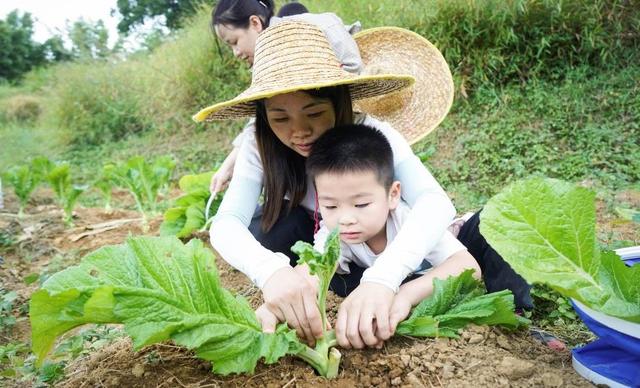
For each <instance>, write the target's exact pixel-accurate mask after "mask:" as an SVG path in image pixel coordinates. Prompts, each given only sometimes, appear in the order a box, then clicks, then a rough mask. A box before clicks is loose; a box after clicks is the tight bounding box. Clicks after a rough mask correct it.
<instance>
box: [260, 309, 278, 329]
mask: <svg viewBox="0 0 640 388" xmlns="http://www.w3.org/2000/svg"><path fill="white" fill-rule="evenodd" d="M256 317H257V318H258V321H260V325H261V326H262V331H263V332H264V333H275V332H276V325H277V324H278V317H276V315H275V314H274V313H272V312H271V311H269V309H268V308H267V305H266V304H264V303H263V304H261V305H260V307H258V308H257V309H256Z"/></svg>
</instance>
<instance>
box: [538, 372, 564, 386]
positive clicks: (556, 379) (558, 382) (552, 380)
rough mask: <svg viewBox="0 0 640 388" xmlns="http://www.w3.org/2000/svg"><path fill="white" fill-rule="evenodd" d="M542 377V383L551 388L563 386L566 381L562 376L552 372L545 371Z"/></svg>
mask: <svg viewBox="0 0 640 388" xmlns="http://www.w3.org/2000/svg"><path fill="white" fill-rule="evenodd" d="M540 378H541V379H542V384H544V386H545V387H549V388H552V387H553V388H555V387H561V386H562V384H563V383H564V381H562V377H560V376H558V375H557V374H555V373H551V372H546V373H543V374H542V376H541V377H540Z"/></svg>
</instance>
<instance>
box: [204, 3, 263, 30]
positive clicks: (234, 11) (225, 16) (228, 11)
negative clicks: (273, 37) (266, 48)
mask: <svg viewBox="0 0 640 388" xmlns="http://www.w3.org/2000/svg"><path fill="white" fill-rule="evenodd" d="M274 10H275V4H274V2H273V0H220V1H218V4H217V5H216V7H215V8H214V9H213V12H212V13H211V29H212V30H215V28H214V27H215V26H216V25H218V24H224V25H226V26H231V27H234V28H247V27H248V26H249V18H250V17H251V15H256V16H257V17H259V18H260V21H261V22H262V28H263V29H264V28H267V27H269V19H271V17H272V16H273V12H274Z"/></svg>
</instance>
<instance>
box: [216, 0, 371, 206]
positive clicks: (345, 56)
mask: <svg viewBox="0 0 640 388" xmlns="http://www.w3.org/2000/svg"><path fill="white" fill-rule="evenodd" d="M274 10H275V5H274V2H273V0H221V1H219V2H218V4H217V5H216V7H215V8H214V9H213V12H212V14H211V28H212V30H213V31H214V32H215V34H216V36H217V37H218V38H219V39H220V40H221V41H222V42H224V43H225V44H226V45H228V46H229V47H230V48H231V50H232V51H233V55H234V56H236V57H237V58H240V59H242V60H243V61H245V62H247V64H248V65H249V66H250V67H251V66H253V56H254V52H255V45H256V39H257V38H258V35H260V33H262V31H263V30H264V29H266V28H267V27H269V26H272V25H276V24H279V23H282V22H283V21H302V22H306V23H310V24H313V25H316V26H318V27H320V29H321V30H322V31H323V32H324V33H325V35H326V36H327V39H328V40H329V44H330V45H331V47H332V49H333V50H334V52H335V54H336V56H337V57H338V60H339V61H340V64H341V66H342V68H343V69H345V70H347V71H349V72H352V73H355V74H357V73H359V72H360V71H361V70H362V59H361V58H360V53H359V51H358V46H357V44H356V43H355V41H354V40H353V38H352V37H351V34H353V33H355V32H357V31H359V29H360V24H359V23H356V24H354V25H352V26H345V25H344V23H343V22H342V20H341V19H340V18H339V17H338V16H336V15H335V14H333V13H322V14H311V13H307V8H306V7H305V6H304V5H302V4H300V3H288V4H285V5H284V6H283V7H282V8H281V9H280V12H279V13H278V16H274ZM253 130H254V120H253V119H251V120H249V122H248V123H247V124H246V125H245V127H244V129H243V130H242V133H240V135H238V137H236V139H235V140H234V141H233V143H232V144H233V150H232V151H231V153H229V155H228V156H227V157H226V158H225V160H224V162H223V163H222V165H221V166H220V168H219V169H218V171H217V172H216V173H215V174H214V175H213V176H212V177H211V184H210V187H209V189H210V191H211V193H212V195H214V194H216V193H218V192H220V191H222V190H224V189H225V188H226V187H227V186H228V184H229V182H230V180H231V176H232V174H233V167H234V165H235V161H236V158H237V157H238V151H239V147H240V144H241V143H242V138H243V137H244V135H245V134H246V132H248V131H253Z"/></svg>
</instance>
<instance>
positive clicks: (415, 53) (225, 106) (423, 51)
mask: <svg viewBox="0 0 640 388" xmlns="http://www.w3.org/2000/svg"><path fill="white" fill-rule="evenodd" d="M354 38H355V40H356V42H357V43H358V47H359V50H360V55H361V56H362V60H363V64H364V69H363V72H362V73H361V74H360V75H355V74H352V73H349V72H347V71H345V70H343V69H342V68H341V67H340V63H339V61H338V59H337V58H336V56H335V54H334V52H333V50H332V49H331V46H330V45H329V42H328V41H327V38H326V37H325V35H324V33H323V32H322V30H320V29H319V28H318V27H316V26H314V25H311V24H307V23H301V22H286V23H281V24H278V25H275V26H273V27H269V28H267V29H266V30H265V31H264V32H263V33H261V34H260V36H259V37H258V41H257V43H256V52H255V57H254V67H253V77H252V82H251V86H250V87H249V88H248V89H247V90H245V91H244V92H242V93H241V94H240V95H238V96H237V97H236V98H234V99H232V100H229V101H225V102H222V103H219V104H215V105H212V106H210V107H207V108H205V109H202V110H201V111H200V112H198V113H197V114H196V115H194V116H193V119H194V120H195V121H205V120H208V121H209V120H225V119H236V118H244V117H253V116H255V112H256V108H255V102H256V101H257V100H261V99H264V98H268V97H273V96H276V95H280V94H284V93H290V92H294V91H299V90H310V89H318V88H322V87H327V86H336V85H347V86H349V89H350V91H351V98H352V99H353V101H354V102H355V105H356V106H355V109H356V110H360V111H363V112H366V113H368V114H371V115H372V116H374V117H376V118H378V119H380V120H383V121H387V122H389V123H390V124H391V125H392V126H393V127H394V128H395V129H396V130H398V131H399V132H400V133H402V134H403V135H404V137H405V138H406V139H407V141H409V143H411V144H413V143H415V142H416V141H418V140H420V139H422V138H423V137H424V136H426V135H427V134H428V133H430V132H431V131H433V130H434V129H435V128H436V127H437V126H438V124H439V123H440V122H441V121H442V120H443V119H444V117H445V116H446V114H447V112H448V111H449V108H450V107H451V104H452V102H453V90H454V88H453V79H452V77H451V72H450V71H449V67H448V66H447V63H446V61H445V60H444V58H443V57H442V54H441V53H440V51H438V49H437V48H436V47H435V46H433V45H432V44H431V43H430V42H429V41H428V40H426V39H424V38H423V37H421V36H420V35H418V34H416V33H413V32H411V31H409V30H405V29H402V28H396V27H380V28H373V29H370V30H365V31H362V32H360V33H358V34H356V35H355V36H354ZM414 80H415V84H414V85H413V86H412V87H410V88H407V86H410V85H412V84H413V82H414Z"/></svg>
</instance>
